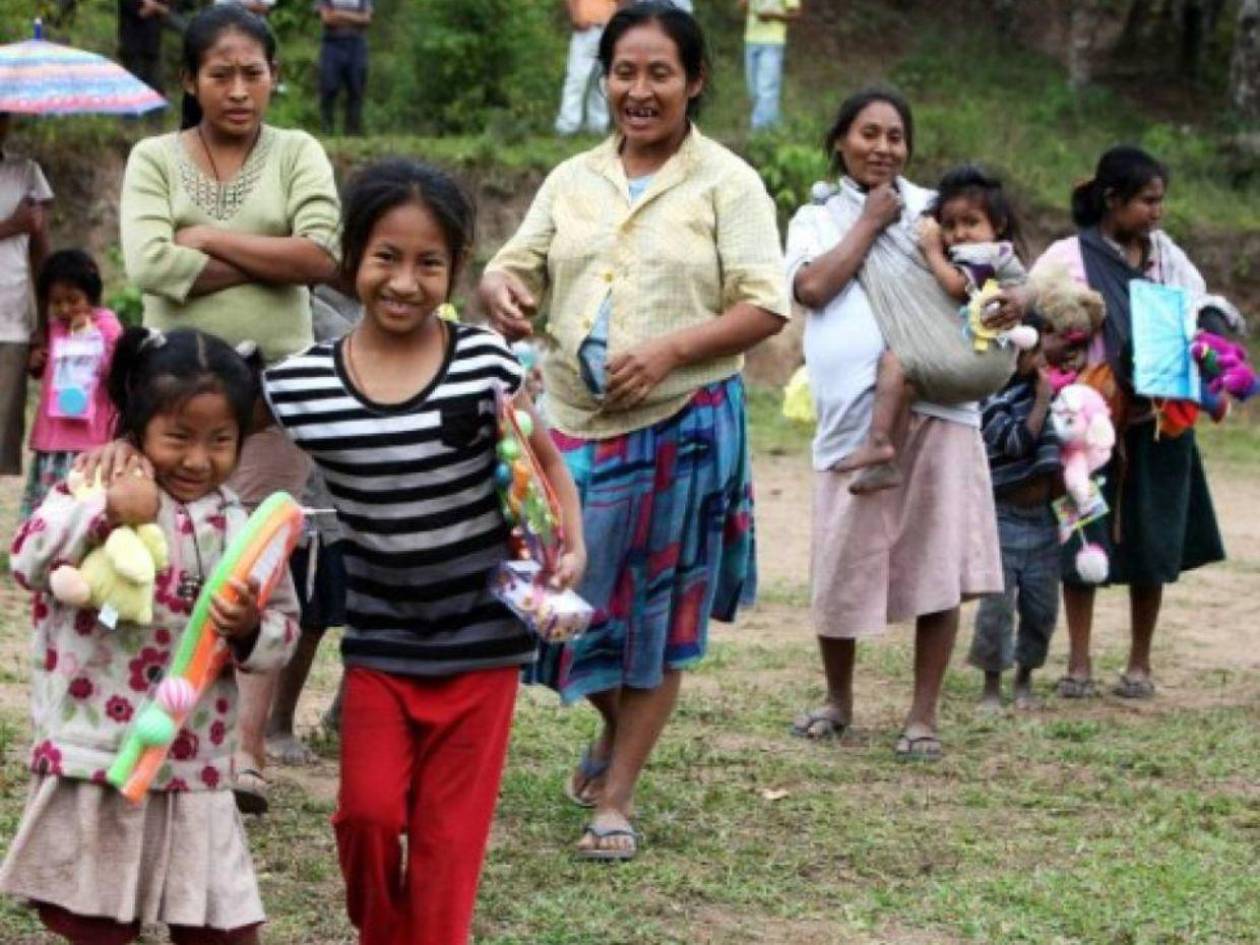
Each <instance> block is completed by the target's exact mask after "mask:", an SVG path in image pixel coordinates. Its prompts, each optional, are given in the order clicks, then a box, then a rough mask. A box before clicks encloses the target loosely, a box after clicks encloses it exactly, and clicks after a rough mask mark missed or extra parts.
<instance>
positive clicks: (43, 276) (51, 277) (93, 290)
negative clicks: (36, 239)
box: [35, 249, 101, 311]
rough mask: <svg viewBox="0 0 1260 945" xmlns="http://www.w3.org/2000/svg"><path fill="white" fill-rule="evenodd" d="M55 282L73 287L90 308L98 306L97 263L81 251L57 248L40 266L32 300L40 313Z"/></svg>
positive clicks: (98, 281)
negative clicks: (35, 300) (84, 296)
mask: <svg viewBox="0 0 1260 945" xmlns="http://www.w3.org/2000/svg"><path fill="white" fill-rule="evenodd" d="M57 283H61V284H62V285H68V286H73V287H74V288H76V289H79V290H80V291H82V293H83V294H84V295H86V296H87V300H88V301H89V302H91V303H92V305H93V306H96V305H100V304H101V271H100V270H99V269H98V268H96V262H95V261H94V260H93V259H92V257H91V256H89V255H88V254H87V253H85V252H84V251H83V250H81V249H59V250H57V252H55V253H53V254H52V255H51V256H49V257H48V258H47V259H45V260H44V264H43V265H42V266H40V267H39V275H38V276H36V277H35V297H36V299H38V300H39V307H40V310H41V311H43V310H44V308H46V307H47V305H48V296H49V293H51V292H52V287H53V286H54V285H56V284H57Z"/></svg>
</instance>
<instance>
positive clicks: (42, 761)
mask: <svg viewBox="0 0 1260 945" xmlns="http://www.w3.org/2000/svg"><path fill="white" fill-rule="evenodd" d="M160 495H161V506H160V510H159V512H158V524H159V525H160V526H161V528H162V532H163V534H164V535H165V536H166V541H167V544H168V546H169V549H170V565H169V566H168V567H167V568H165V569H164V570H162V571H161V572H159V573H158V577H157V585H156V590H155V593H154V602H153V624H152V625H151V626H147V627H146V626H139V625H137V624H132V623H125V622H120V623H119V624H118V626H117V628H115V629H112V630H111V629H107V628H106V627H103V626H101V624H100V623H98V621H97V612H96V611H94V610H76V609H75V608H73V607H69V606H67V605H65V604H62V603H60V602H58V601H57V600H55V599H54V598H53V596H52V594H51V593H49V591H48V575H49V574H50V573H51V572H52V571H53V570H55V569H56V568H57V567H58V566H59V565H62V564H67V563H68V564H77V563H78V562H80V561H82V560H83V558H84V556H85V555H86V554H87V553H88V551H90V550H91V549H92V548H93V547H95V546H96V545H98V544H99V543H100V542H101V541H103V540H104V538H105V537H106V536H107V535H108V534H109V525H108V523H107V521H106V518H105V498H104V496H103V495H100V494H98V495H97V496H95V497H93V498H90V499H85V500H83V501H78V500H76V499H74V498H73V497H72V496H71V495H70V493H69V492H68V491H67V489H66V486H65V484H64V483H62V484H60V485H58V486H56V487H55V488H54V489H53V490H52V491H51V492H49V493H48V497H47V498H46V499H45V500H44V503H43V504H42V505H41V506H40V507H39V509H38V510H37V511H36V512H35V514H34V515H32V516H31V518H29V519H28V520H27V521H26V522H25V523H24V524H23V525H22V527H21V529H20V530H19V531H18V533H17V536H16V537H15V538H14V540H13V548H12V551H11V556H10V566H11V567H12V569H13V576H14V578H15V579H16V580H17V582H18V583H19V584H21V585H22V586H23V587H26V588H28V589H30V590H32V591H34V592H35V593H34V601H33V605H32V623H33V625H34V634H33V641H32V643H33V645H32V653H31V656H32V664H33V665H32V672H31V677H32V678H31V711H32V715H33V723H34V725H33V728H34V747H33V748H32V751H31V755H30V767H31V769H32V770H33V771H36V772H38V773H41V774H55V775H60V776H62V777H68V778H79V779H82V780H90V781H101V780H103V779H104V776H105V769H106V768H108V767H109V765H110V764H111V763H112V761H113V759H114V755H115V753H116V752H117V750H118V747H119V745H120V744H121V742H122V739H123V735H124V734H125V733H126V732H127V728H128V725H129V723H130V722H131V720H132V718H133V717H134V716H135V713H136V710H137V709H138V708H139V707H140V704H141V702H142V701H143V700H144V698H145V696H146V695H147V694H148V693H149V690H150V688H151V687H152V686H153V685H154V682H155V680H156V679H158V678H159V676H160V674H161V672H162V670H163V669H164V668H165V667H166V665H167V663H168V662H169V661H170V658H171V654H172V651H173V650H174V648H175V646H176V645H177V644H178V642H179V636H180V634H181V633H182V632H183V630H184V625H185V624H186V623H187V621H188V615H189V613H190V612H191V610H192V601H190V600H186V599H184V598H182V597H180V596H179V594H178V593H177V591H178V588H179V586H180V580H181V578H182V577H184V576H186V575H189V574H191V575H192V576H194V577H195V576H196V575H197V574H198V573H199V569H198V564H197V555H198V552H200V557H201V566H200V573H202V574H204V575H206V576H208V575H209V574H210V572H211V570H212V569H213V568H214V565H215V563H216V562H217V561H218V560H219V558H220V557H221V556H222V554H223V550H224V547H225V545H226V543H227V542H228V541H229V540H230V539H231V537H232V536H233V535H235V534H236V533H237V532H238V531H239V530H240V529H241V527H242V526H243V525H244V524H245V520H246V518H247V514H246V512H245V508H244V506H242V505H241V502H240V500H239V499H238V498H237V497H236V496H235V494H233V493H232V492H231V491H229V490H227V489H223V488H220V489H216V490H215V491H213V492H211V493H210V494H209V495H206V496H204V497H202V498H200V499H198V500H197V501H195V502H190V503H188V504H187V505H185V504H184V503H181V502H177V501H175V500H174V499H172V498H171V497H170V496H168V495H166V493H164V492H163V493H160ZM296 613H297V604H296V598H295V596H294V593H293V585H292V583H291V582H290V581H289V578H288V576H287V575H286V576H285V579H284V580H283V581H282V582H281V583H280V585H279V586H277V588H276V592H275V594H274V595H273V596H272V598H271V600H270V601H269V602H268V605H267V607H266V609H264V610H263V614H262V623H261V626H260V628H259V631H258V635H257V637H256V638H255V639H253V641H252V645H250V644H249V643H245V644H242V645H240V646H237V647H235V648H234V649H235V652H234V656H235V657H236V661H235V663H234V665H230V666H229V667H228V668H227V669H225V670H224V672H223V674H222V675H221V676H220V677H219V679H218V680H217V681H216V682H215V684H214V685H213V686H211V687H210V689H209V690H207V692H206V693H205V695H203V696H202V698H201V699H200V701H199V702H198V703H197V705H196V706H195V707H194V709H193V712H192V715H191V716H190V718H189V721H188V724H187V725H186V726H185V727H184V728H183V729H181V730H180V732H179V735H178V737H177V738H176V739H175V742H174V744H173V745H172V747H171V752H170V755H169V756H168V760H167V763H166V764H164V765H163V766H162V768H161V769H160V770H159V772H158V775H157V777H156V778H155V779H154V782H153V787H152V790H158V791H162V790H165V791H198V790H201V791H205V790H216V789H226V788H227V786H228V785H229V784H230V781H231V777H230V776H231V774H232V754H233V748H234V743H235V741H236V698H237V696H236V691H237V690H236V673H237V672H238V671H241V670H244V671H246V672H250V671H263V672H266V671H270V670H275V669H279V668H280V667H281V666H283V665H284V664H285V662H286V661H287V660H288V658H289V656H290V654H291V652H292V650H293V646H294V644H295V642H296V640H297V635H298V628H297V621H296Z"/></svg>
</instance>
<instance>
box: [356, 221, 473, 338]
mask: <svg viewBox="0 0 1260 945" xmlns="http://www.w3.org/2000/svg"><path fill="white" fill-rule="evenodd" d="M455 264H456V260H455V259H452V258H451V251H450V248H449V247H448V245H447V240H446V235H445V233H444V232H443V231H442V227H441V226H440V225H439V224H438V221H437V220H436V219H435V218H434V216H433V214H432V213H431V212H430V211H429V209H428V208H427V207H425V206H424V205H423V204H421V203H419V202H418V201H414V200H412V201H408V202H407V203H404V204H400V205H398V206H396V207H394V208H393V209H391V210H389V211H388V212H386V213H384V214H383V215H382V216H381V218H380V219H379V220H377V221H376V224H375V225H374V226H373V227H372V235H371V236H370V237H369V238H368V241H367V245H366V247H365V248H364V251H363V260H362V262H360V263H359V268H358V271H357V272H356V273H355V279H354V287H355V292H356V294H357V295H358V297H359V301H360V302H362V303H363V310H364V313H365V314H366V316H367V317H368V318H369V319H371V321H372V322H373V324H374V325H375V326H376V327H377V328H379V329H380V330H382V331H385V332H387V333H389V334H395V335H408V334H412V333H414V332H416V331H418V330H419V329H421V328H423V327H424V325H425V323H426V322H427V321H428V319H429V317H430V316H431V315H432V314H433V313H434V311H435V310H436V309H437V307H438V306H439V305H441V304H442V303H443V302H445V301H446V300H447V298H448V296H449V295H450V291H451V279H452V277H453V275H454V271H455Z"/></svg>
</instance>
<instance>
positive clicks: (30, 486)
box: [22, 249, 122, 519]
mask: <svg viewBox="0 0 1260 945" xmlns="http://www.w3.org/2000/svg"><path fill="white" fill-rule="evenodd" d="M35 293H36V296H37V297H38V300H39V311H40V317H41V321H44V322H46V323H47V325H48V338H47V344H46V345H41V346H38V347H36V348H35V349H34V350H32V352H31V361H30V368H31V373H32V374H33V375H35V376H36V377H40V376H42V377H43V384H42V385H41V389H40V394H39V409H38V410H37V411H36V413H35V425H34V427H33V428H32V429H31V440H30V445H31V450H32V451H33V452H34V454H35V457H34V460H33V461H32V462H31V467H30V471H29V472H28V474H27V479H26V491H25V492H24V493H23V495H22V518H23V519H26V518H29V517H30V515H31V513H32V512H34V511H35V510H36V509H37V508H39V504H40V503H41V502H43V501H44V496H46V495H47V494H48V490H49V489H51V488H52V487H53V486H55V485H56V484H57V483H59V482H61V481H62V480H63V479H65V477H66V473H68V472H69V471H70V465H71V463H73V462H74V458H75V456H77V455H78V454H79V453H82V452H84V451H85V450H89V449H92V448H94V447H97V446H101V445H102V444H104V443H107V442H109V439H110V437H111V436H112V435H113V432H114V431H113V427H114V416H115V414H114V408H113V406H112V405H111V404H110V401H109V394H108V392H107V391H106V389H105V378H106V377H107V376H108V374H109V365H110V361H111V360H112V359H113V356H114V346H115V345H117V344H118V336H119V335H121V334H122V325H120V324H119V322H118V318H117V316H115V315H114V313H113V312H111V311H110V310H109V309H107V308H101V273H100V270H99V269H97V267H96V263H95V262H93V260H92V257H91V256H89V255H88V254H87V253H85V252H84V251H83V250H81V249H63V250H59V251H58V252H55V253H53V254H52V255H51V256H49V257H48V259H47V260H46V261H45V262H44V265H43V267H42V268H41V269H40V271H39V276H38V278H37V279H36V282H35Z"/></svg>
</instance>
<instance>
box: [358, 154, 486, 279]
mask: <svg viewBox="0 0 1260 945" xmlns="http://www.w3.org/2000/svg"><path fill="white" fill-rule="evenodd" d="M408 203H418V204H420V205H421V206H422V207H424V208H425V209H426V210H428V211H429V212H430V213H431V214H433V217H434V219H435V220H437V222H438V226H440V227H441V228H442V235H443V236H444V237H445V238H446V249H447V252H449V253H450V256H451V284H450V286H448V287H447V293H448V295H449V293H450V289H451V287H453V286H454V284H455V280H456V278H457V277H458V275H459V269H460V266H461V265H462V264H463V263H464V260H466V259H467V258H468V255H469V252H470V251H471V249H472V243H473V233H474V228H475V221H476V211H475V209H474V207H473V202H472V198H470V197H469V196H468V194H466V193H465V192H464V190H463V188H462V187H460V186H459V184H457V183H456V182H455V180H454V179H453V178H451V177H450V176H448V175H447V174H445V173H443V172H442V171H439V170H438V169H437V168H435V167H430V166H429V165H427V164H422V163H420V162H419V161H414V160H412V159H410V158H387V159H385V160H383V161H378V162H376V163H375V164H369V165H368V166H367V167H365V168H363V169H362V170H360V171H359V172H358V173H357V174H355V175H354V177H353V178H352V179H351V180H350V182H349V183H348V184H347V185H346V188H345V192H344V193H343V194H342V198H341V208H342V209H341V276H342V279H343V281H344V283H345V285H347V286H350V287H353V286H354V280H355V275H356V274H357V273H358V271H359V266H360V265H361V264H362V263H363V254H364V253H365V252H366V251H367V246H368V243H369V242H370V241H371V239H372V231H373V230H374V229H375V228H376V224H377V223H378V222H379V221H380V219H381V217H383V216H384V215H385V214H387V213H389V211H391V210H393V209H394V208H395V207H401V206H402V205H404V204H408Z"/></svg>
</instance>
